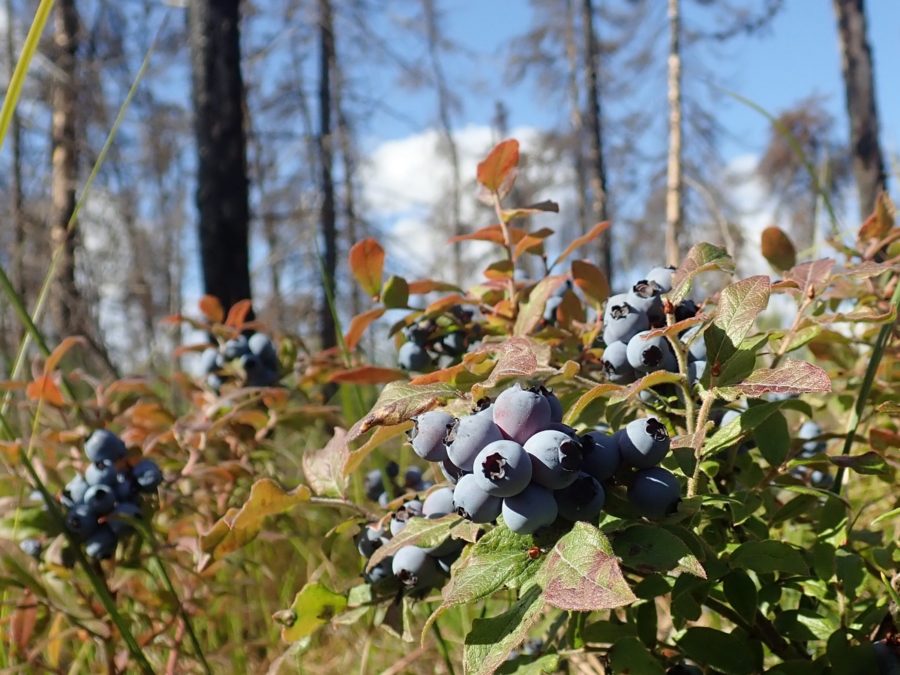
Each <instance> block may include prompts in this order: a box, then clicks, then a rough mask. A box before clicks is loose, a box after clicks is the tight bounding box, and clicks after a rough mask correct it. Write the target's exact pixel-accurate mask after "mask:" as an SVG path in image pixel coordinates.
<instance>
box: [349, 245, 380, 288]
mask: <svg viewBox="0 0 900 675" xmlns="http://www.w3.org/2000/svg"><path fill="white" fill-rule="evenodd" d="M349 263H350V271H351V272H352V273H353V276H354V278H355V279H356V281H357V283H358V284H359V286H360V288H362V289H363V290H364V291H365V292H366V294H368V295H369V296H371V297H375V296H377V295H378V293H379V292H380V291H381V273H382V271H383V269H384V249H383V248H382V247H381V244H379V243H378V242H377V241H375V240H374V239H363V240H362V241H359V242H357V243H355V244H353V246H352V247H351V248H350V254H349Z"/></svg>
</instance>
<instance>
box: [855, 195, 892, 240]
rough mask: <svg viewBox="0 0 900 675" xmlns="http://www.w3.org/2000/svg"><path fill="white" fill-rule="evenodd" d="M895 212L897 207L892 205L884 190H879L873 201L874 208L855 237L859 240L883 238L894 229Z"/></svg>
mask: <svg viewBox="0 0 900 675" xmlns="http://www.w3.org/2000/svg"><path fill="white" fill-rule="evenodd" d="M896 213H897V209H896V207H894V204H893V202H891V198H890V197H889V196H888V194H887V193H886V192H884V191H881V192H879V193H878V199H877V201H876V202H875V209H874V210H873V211H872V213H871V214H870V215H869V217H868V218H866V220H865V222H863V224H862V225H861V226H860V228H859V234H858V235H857V239H858V240H859V241H869V240H870V239H876V240H878V239H883V238H884V237H886V236H887V235H888V234H889V233H890V231H891V230H892V229H894V217H895V216H896Z"/></svg>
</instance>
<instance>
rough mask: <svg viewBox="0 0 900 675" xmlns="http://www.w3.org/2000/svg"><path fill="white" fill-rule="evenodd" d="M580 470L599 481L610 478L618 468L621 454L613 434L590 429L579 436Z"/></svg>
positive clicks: (617, 441)
mask: <svg viewBox="0 0 900 675" xmlns="http://www.w3.org/2000/svg"><path fill="white" fill-rule="evenodd" d="M581 447H582V455H581V470H582V471H584V472H585V473H588V474H590V475H591V476H593V477H594V478H596V479H597V480H599V481H605V480H609V479H610V478H612V476H613V474H614V473H615V472H616V471H618V470H619V465H620V464H621V463H622V456H621V453H620V451H619V440H618V438H617V437H616V436H615V435H609V434H604V433H603V432H602V431H591V432H589V433H586V434H584V435H583V436H582V437H581Z"/></svg>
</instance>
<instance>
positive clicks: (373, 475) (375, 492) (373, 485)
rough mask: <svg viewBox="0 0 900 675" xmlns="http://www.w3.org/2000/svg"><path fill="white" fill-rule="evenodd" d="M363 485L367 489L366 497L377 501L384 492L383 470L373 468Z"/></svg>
mask: <svg viewBox="0 0 900 675" xmlns="http://www.w3.org/2000/svg"><path fill="white" fill-rule="evenodd" d="M363 487H364V489H365V491H366V497H368V498H369V499H371V500H372V501H373V502H374V501H376V500H377V499H378V498H379V497H380V496H381V495H382V494H383V493H384V484H383V483H382V482H381V471H379V470H378V469H372V470H371V471H370V472H369V473H367V474H366V479H365V482H364V483H363Z"/></svg>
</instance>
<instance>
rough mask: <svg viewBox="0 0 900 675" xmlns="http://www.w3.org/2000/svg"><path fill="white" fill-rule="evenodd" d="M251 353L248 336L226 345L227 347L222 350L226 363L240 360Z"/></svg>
mask: <svg viewBox="0 0 900 675" xmlns="http://www.w3.org/2000/svg"><path fill="white" fill-rule="evenodd" d="M249 351H250V347H249V345H248V344H247V336H246V335H241V336H239V337H237V338H234V339H233V340H229V341H228V342H226V343H225V346H224V347H223V348H222V356H223V357H224V358H225V360H226V361H233V360H234V359H239V358H240V357H241V356H243V355H244V354H246V353H247V352H249Z"/></svg>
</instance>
